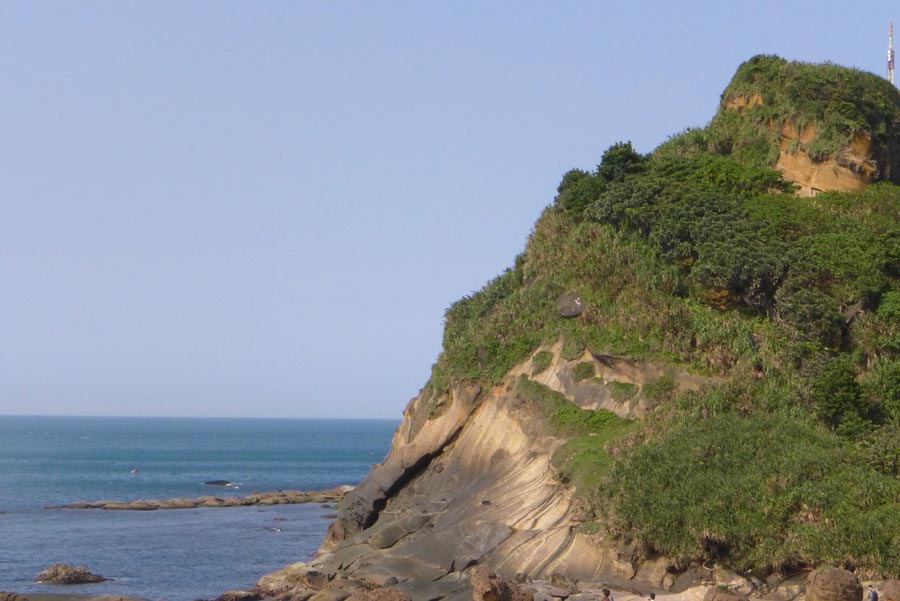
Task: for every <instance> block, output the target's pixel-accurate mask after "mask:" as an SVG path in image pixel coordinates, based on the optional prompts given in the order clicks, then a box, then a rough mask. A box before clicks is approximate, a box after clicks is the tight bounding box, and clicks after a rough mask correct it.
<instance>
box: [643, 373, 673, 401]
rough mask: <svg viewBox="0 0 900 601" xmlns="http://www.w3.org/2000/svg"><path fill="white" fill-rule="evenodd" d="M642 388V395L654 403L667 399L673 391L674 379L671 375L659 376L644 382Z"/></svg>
mask: <svg viewBox="0 0 900 601" xmlns="http://www.w3.org/2000/svg"><path fill="white" fill-rule="evenodd" d="M643 390H644V396H645V397H647V399H649V400H651V401H653V402H655V403H660V402H662V401H666V400H669V399H670V398H671V397H672V393H673V392H675V379H674V378H672V376H660V377H658V378H657V379H655V380H653V381H651V382H647V383H646V384H644V388H643Z"/></svg>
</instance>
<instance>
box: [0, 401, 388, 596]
mask: <svg viewBox="0 0 900 601" xmlns="http://www.w3.org/2000/svg"><path fill="white" fill-rule="evenodd" d="M398 423H399V421H398V420H383V419H290V418H234V417H227V418H200V417H93V416H15V415H9V416H0V534H2V542H0V590H7V591H16V592H22V593H28V592H70V593H85V594H112V593H116V594H127V595H135V596H139V597H146V598H148V599H168V600H171V601H190V600H193V599H198V598H207V599H208V598H213V597H215V596H217V595H218V594H220V593H221V592H222V591H224V590H226V589H229V588H246V587H248V586H251V585H252V584H253V583H254V582H255V581H256V579H257V578H259V576H261V575H263V574H264V573H266V572H268V571H271V570H274V569H278V568H280V567H282V566H283V565H285V564H287V563H291V562H294V561H304V560H307V559H309V557H310V555H311V554H312V553H313V552H315V550H316V549H317V548H318V547H319V544H320V543H321V540H322V536H323V535H324V533H325V530H326V528H327V526H328V524H329V523H330V522H331V519H332V518H331V517H329V516H331V515H333V514H334V511H335V509H334V508H333V507H322V506H320V505H318V504H303V505H278V506H271V507H263V506H260V507H254V506H251V507H234V508H201V509H178V510H157V511H146V512H143V511H142V512H133V511H104V510H72V509H46V507H47V506H52V505H61V504H65V503H70V502H74V501H81V500H87V501H97V500H108V499H115V500H137V499H168V498H175V497H196V496H203V495H209V494H214V495H216V496H240V495H245V494H250V493H251V492H266V491H273V490H288V489H299V490H321V489H326V488H332V487H334V486H338V485H342V484H357V483H358V482H359V481H360V480H362V478H363V477H365V475H366V474H367V473H368V471H369V469H370V468H371V465H372V464H374V463H378V462H380V461H381V460H382V459H383V458H384V456H385V455H386V453H387V451H388V449H389V446H390V441H391V437H392V435H393V432H394V430H395V429H396V427H397V425H398ZM211 480H227V481H229V482H233V483H234V486H229V487H227V488H223V487H213V486H208V485H205V484H204V482H207V481H211ZM56 562H64V563H70V564H77V565H85V566H87V567H88V568H89V569H90V570H91V571H93V572H95V573H99V574H102V575H103V576H106V577H108V578H112V580H111V581H108V582H104V583H99V584H94V585H77V586H75V587H60V586H50V585H44V584H38V583H35V582H33V580H34V577H35V576H36V575H37V573H38V572H39V571H40V570H41V569H43V568H44V567H46V566H48V565H50V564H52V563H56Z"/></svg>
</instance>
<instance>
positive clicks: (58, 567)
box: [34, 563, 107, 584]
mask: <svg viewBox="0 0 900 601" xmlns="http://www.w3.org/2000/svg"><path fill="white" fill-rule="evenodd" d="M34 580H35V582H43V583H46V584H90V583H94V582H104V581H105V580H107V579H106V578H104V577H103V576H100V575H99V574H92V573H91V572H90V571H89V570H88V569H87V568H86V567H84V566H70V565H68V564H65V563H55V564H53V565H51V566H49V567H47V568H44V569H43V570H41V572H40V573H39V574H38V575H37V576H36V577H35V579H34Z"/></svg>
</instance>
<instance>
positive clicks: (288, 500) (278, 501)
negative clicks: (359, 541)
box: [46, 486, 353, 511]
mask: <svg viewBox="0 0 900 601" xmlns="http://www.w3.org/2000/svg"><path fill="white" fill-rule="evenodd" d="M352 489H353V487H352V486H338V487H336V488H331V489H328V490H309V491H303V490H279V491H276V492H264V493H253V494H250V495H246V496H243V497H214V496H209V495H207V496H203V497H193V498H188V497H182V498H177V499H164V500H156V499H149V500H144V499H139V500H137V501H76V502H74V503H67V504H65V505H53V506H49V507H46V509H108V510H121V511H152V510H155V509H195V508H197V507H246V506H248V505H292V504H296V503H336V502H338V501H340V500H341V499H342V498H343V497H344V495H345V494H346V493H347V491H349V490H352Z"/></svg>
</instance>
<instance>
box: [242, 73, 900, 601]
mask: <svg viewBox="0 0 900 601" xmlns="http://www.w3.org/2000/svg"><path fill="white" fill-rule="evenodd" d="M898 134H900V94H898V92H897V90H896V89H894V88H893V86H889V85H888V84H886V82H883V81H881V80H879V79H878V78H875V76H873V75H871V74H866V73H862V72H859V71H856V70H853V69H846V68H843V67H838V66H835V65H831V64H827V65H807V64H802V63H790V62H787V61H784V60H783V59H780V58H777V57H755V58H754V59H751V60H750V61H748V62H747V63H745V64H744V65H742V66H741V68H740V69H739V70H738V73H737V74H736V75H735V78H734V80H733V81H732V83H731V84H730V85H729V87H728V88H727V89H726V90H725V92H724V93H723V96H722V104H721V107H720V110H719V112H718V113H717V115H716V116H715V117H714V119H713V120H712V121H711V123H710V124H709V125H708V126H707V127H705V128H703V129H693V130H687V131H685V132H684V133H682V134H679V135H678V136H675V137H673V138H672V139H670V140H669V141H667V142H666V143H665V144H663V145H661V146H660V147H659V148H658V149H657V150H656V151H654V152H653V153H651V154H649V155H642V154H640V153H638V152H636V151H635V150H634V149H633V148H632V147H631V145H630V143H619V144H615V145H613V146H611V147H610V148H609V149H607V151H606V152H604V154H603V156H602V159H601V162H600V164H599V165H598V166H597V168H596V170H595V171H592V172H587V171H583V170H579V169H573V170H572V171H570V172H568V173H566V174H565V175H564V176H563V178H562V182H561V183H560V186H559V189H558V195H557V197H556V198H555V200H554V203H553V204H552V205H551V206H549V207H548V208H547V209H546V210H545V211H544V212H543V214H542V215H541V216H540V218H539V219H538V221H537V223H536V224H535V228H534V231H533V232H532V234H531V236H530V237H529V240H528V244H527V246H526V248H525V251H524V252H523V253H522V254H521V255H520V256H518V257H517V258H516V261H515V263H514V265H513V266H512V267H511V268H510V269H508V270H506V271H505V272H504V273H503V274H501V275H500V276H498V277H497V278H496V279H494V280H492V281H491V282H489V283H488V284H487V285H486V286H485V287H484V288H483V289H482V290H480V291H478V292H476V293H473V294H472V295H470V296H467V297H464V298H463V299H461V300H460V301H458V302H456V303H454V304H453V305H452V306H451V307H450V308H449V309H448V311H447V314H446V319H445V332H444V342H443V349H442V353H441V355H440V357H439V358H438V360H437V362H436V363H435V365H434V368H433V371H432V376H431V378H430V380H429V382H428V383H427V385H426V386H425V387H424V388H423V389H422V390H421V391H420V393H419V395H418V396H417V397H415V398H414V399H412V400H411V401H410V402H409V404H408V406H407V407H406V410H405V411H404V415H403V421H402V424H401V425H400V427H399V428H398V430H397V431H396V433H395V435H394V439H393V442H392V445H391V449H390V452H389V454H388V455H387V457H386V458H385V460H384V461H383V462H382V463H380V464H378V465H376V466H374V467H373V468H372V471H371V472H370V473H369V475H368V476H367V477H366V479H365V480H364V481H363V482H362V483H361V484H360V485H359V486H358V487H356V488H355V489H354V490H353V491H351V492H349V493H348V494H347V495H346V496H345V497H344V499H343V501H342V502H341V504H340V512H339V517H338V519H337V520H336V521H335V522H334V524H333V525H332V526H331V527H330V528H329V531H328V534H327V536H326V539H325V541H324V543H323V546H322V549H321V550H320V552H319V554H318V555H317V556H316V557H315V558H314V559H313V560H312V561H311V562H309V563H300V564H294V565H292V566H288V567H287V568H285V569H284V570H282V571H280V572H276V573H274V574H270V575H267V576H265V577H263V578H262V579H261V580H260V581H259V583H258V586H257V590H256V594H258V595H260V596H263V597H275V598H282V599H296V600H300V599H307V598H314V599H316V600H317V601H319V600H322V599H335V600H337V599H343V598H345V597H346V596H348V595H349V594H350V591H353V590H358V589H366V590H368V589H378V588H384V587H388V588H390V589H393V590H395V591H399V593H398V594H400V593H405V594H408V595H409V596H410V597H411V598H412V599H417V600H418V599H422V600H436V599H460V600H461V599H464V598H465V599H468V598H471V597H472V593H471V590H470V581H471V578H472V575H473V569H474V568H475V567H476V566H477V567H479V568H486V569H488V570H490V571H493V572H496V573H498V574H500V575H501V576H502V577H504V578H507V579H509V580H515V581H518V582H520V583H528V582H531V581H534V580H541V581H546V582H548V583H555V584H554V585H555V586H557V587H558V588H557V590H559V591H561V590H563V589H564V588H566V587H568V588H567V590H568V592H567V593H566V595H569V594H574V591H575V590H576V589H580V590H586V589H591V590H594V589H596V588H599V587H600V586H602V585H612V586H614V587H616V588H618V589H620V590H632V591H640V592H645V591H651V590H658V591H669V592H670V593H676V592H678V591H684V590H686V589H688V588H690V587H692V586H694V585H697V584H705V585H710V584H716V585H719V586H722V587H727V588H729V589H730V590H731V591H732V593H735V592H738V593H741V594H744V595H746V594H751V593H752V594H754V595H770V596H773V598H779V599H792V598H794V597H796V595H797V594H799V591H798V590H796V589H790V590H792V591H793V592H792V593H790V594H788V593H785V592H784V591H785V590H786V589H785V588H784V587H783V586H782V583H784V582H787V581H786V580H785V579H786V578H789V577H790V576H791V575H794V574H796V573H797V572H803V571H805V570H809V569H810V568H813V567H815V566H818V565H829V564H840V565H842V566H844V567H848V568H852V569H854V570H857V571H858V572H859V573H861V574H865V575H868V576H872V577H876V576H877V577H887V576H891V575H896V571H897V567H896V566H898V565H900V550H898V549H900V502H898V501H897V500H896V499H900V470H898V469H897V468H896V465H897V464H896V461H894V460H892V457H894V455H893V453H894V452H895V450H896V449H900V427H898V424H900V245H898V242H897V241H898V240H900V188H897V187H896V186H894V185H893V183H891V182H893V181H894V178H900V166H898V164H897V162H898V160H900V156H898V153H897V144H898V139H900V138H898ZM870 184H871V185H870ZM798 189H799V190H798ZM798 191H799V192H800V193H801V194H800V195H799V196H798V195H797V192H798ZM576 583H577V585H576ZM548 586H549V585H548ZM592 587H593V588H592ZM779 587H781V588H779ZM778 591H781V592H778ZM545 592H546V591H545ZM541 594H544V593H541ZM546 594H548V595H550V593H546ZM779 595H780V596H779ZM550 596H553V595H550ZM557 596H559V595H557ZM535 598H537V597H535ZM573 598H574V597H573ZM584 598H585V599H587V598H594V597H591V596H590V595H588V596H585V597H584Z"/></svg>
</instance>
